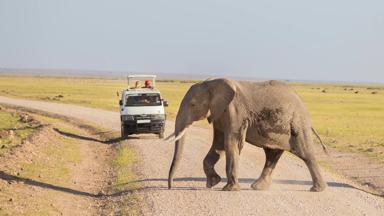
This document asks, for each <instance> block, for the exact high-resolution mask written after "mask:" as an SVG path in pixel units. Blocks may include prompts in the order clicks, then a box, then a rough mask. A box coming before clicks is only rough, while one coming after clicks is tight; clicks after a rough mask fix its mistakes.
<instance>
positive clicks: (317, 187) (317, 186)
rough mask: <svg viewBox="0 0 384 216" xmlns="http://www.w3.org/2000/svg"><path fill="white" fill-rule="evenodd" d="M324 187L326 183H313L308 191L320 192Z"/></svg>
mask: <svg viewBox="0 0 384 216" xmlns="http://www.w3.org/2000/svg"><path fill="white" fill-rule="evenodd" d="M325 188H327V186H326V184H324V183H322V184H314V185H313V186H312V187H311V189H310V191H311V192H321V191H323V190H325Z"/></svg>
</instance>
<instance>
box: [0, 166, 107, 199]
mask: <svg viewBox="0 0 384 216" xmlns="http://www.w3.org/2000/svg"><path fill="white" fill-rule="evenodd" d="M0 178H1V179H3V180H4V181H8V183H10V184H11V183H12V182H22V183H24V184H28V185H32V186H37V187H41V188H47V189H52V190H56V191H61V192H66V193H71V194H74V195H80V196H88V197H100V195H97V194H92V193H88V192H84V191H79V190H75V189H71V188H67V187H62V186H57V185H53V184H48V183H44V182H40V181H35V180H32V179H28V178H23V177H19V176H14V175H11V174H8V173H5V172H4V171H0Z"/></svg>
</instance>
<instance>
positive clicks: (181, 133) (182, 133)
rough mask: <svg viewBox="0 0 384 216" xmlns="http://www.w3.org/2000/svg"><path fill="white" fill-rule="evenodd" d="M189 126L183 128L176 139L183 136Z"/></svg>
mask: <svg viewBox="0 0 384 216" xmlns="http://www.w3.org/2000/svg"><path fill="white" fill-rule="evenodd" d="M188 127H189V126H187V127H185V128H184V130H182V131H181V132H180V133H179V134H178V135H177V136H176V137H175V139H174V141H175V142H176V141H177V140H179V139H180V138H181V137H183V136H184V134H185V132H187V129H188Z"/></svg>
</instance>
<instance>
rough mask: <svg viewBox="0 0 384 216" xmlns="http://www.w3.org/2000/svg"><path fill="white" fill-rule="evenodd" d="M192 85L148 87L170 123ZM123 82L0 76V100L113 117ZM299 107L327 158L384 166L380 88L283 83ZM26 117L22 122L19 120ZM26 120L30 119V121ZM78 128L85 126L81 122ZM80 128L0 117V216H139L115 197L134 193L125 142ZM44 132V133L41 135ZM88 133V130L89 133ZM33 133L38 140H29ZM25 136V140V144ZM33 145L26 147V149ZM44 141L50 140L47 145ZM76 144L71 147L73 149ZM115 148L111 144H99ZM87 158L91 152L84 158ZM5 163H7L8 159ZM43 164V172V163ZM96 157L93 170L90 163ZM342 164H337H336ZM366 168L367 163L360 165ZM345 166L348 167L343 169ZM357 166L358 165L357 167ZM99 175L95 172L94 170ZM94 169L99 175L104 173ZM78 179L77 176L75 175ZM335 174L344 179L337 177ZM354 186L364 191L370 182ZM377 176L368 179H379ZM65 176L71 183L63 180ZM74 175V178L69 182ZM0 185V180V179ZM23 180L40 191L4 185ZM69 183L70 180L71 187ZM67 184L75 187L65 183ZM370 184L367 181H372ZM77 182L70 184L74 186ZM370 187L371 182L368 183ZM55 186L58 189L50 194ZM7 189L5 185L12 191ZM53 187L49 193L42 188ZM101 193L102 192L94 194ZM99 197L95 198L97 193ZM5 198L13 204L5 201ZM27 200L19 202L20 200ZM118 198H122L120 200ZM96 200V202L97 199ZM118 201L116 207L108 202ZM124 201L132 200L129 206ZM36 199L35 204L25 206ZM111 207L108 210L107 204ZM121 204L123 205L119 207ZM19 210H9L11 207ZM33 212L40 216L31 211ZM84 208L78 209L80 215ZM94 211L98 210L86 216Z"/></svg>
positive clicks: (331, 165) (14, 114) (333, 163)
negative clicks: (159, 100)
mask: <svg viewBox="0 0 384 216" xmlns="http://www.w3.org/2000/svg"><path fill="white" fill-rule="evenodd" d="M196 82H198V81H194V80H184V81H182V80H158V81H157V82H156V87H157V88H158V89H159V90H160V92H161V94H162V96H163V98H164V99H165V100H167V101H168V103H169V107H167V108H166V113H167V119H168V120H173V119H174V118H175V116H176V113H177V111H178V107H179V105H180V102H181V99H182V98H183V96H184V94H185V93H186V91H187V90H188V89H189V87H190V86H191V85H193V84H194V83H196ZM126 84H127V83H126V80H125V79H118V78H116V79H112V78H109V79H106V78H80V77H37V76H30V77H25V76H0V96H4V97H7V98H19V99H28V100H34V101H46V102H53V103H59V104H60V103H63V104H76V105H80V106H83V107H90V108H97V109H102V110H106V111H115V112H118V110H119V106H118V100H119V96H118V95H119V93H120V92H121V90H122V89H124V88H126ZM288 84H289V85H290V86H292V88H294V89H295V90H296V92H297V93H298V94H299V95H300V97H301V98H302V99H303V101H304V102H305V104H306V106H307V108H308V109H309V112H310V114H311V117H312V123H313V126H314V128H316V130H317V131H318V132H319V134H320V136H321V137H322V138H323V140H324V142H325V143H326V145H328V146H329V148H330V149H331V152H335V153H334V156H335V158H336V157H337V155H344V154H347V155H352V156H351V157H348V158H349V160H355V163H356V162H358V161H361V163H373V164H375V165H377V166H378V167H380V166H381V167H382V165H383V164H384V85H379V84H377V85H373V84H369V85H368V84H342V83H337V84H328V83H296V82H288ZM26 116H27V117H26ZM31 119H32V120H31ZM47 125H48V126H47ZM84 125H85V123H84ZM84 125H83V124H80V123H78V122H77V123H76V124H75V123H73V122H72V123H71V122H67V121H65V119H62V118H58V117H57V118H56V117H52V116H49V117H48V116H46V115H43V114H41V113H39V114H36V113H35V114H30V113H27V114H26V113H25V112H20V111H19V110H15V109H13V108H9V109H8V108H2V110H0V131H1V134H0V135H1V136H0V141H1V143H0V159H1V160H2V161H7V160H9V161H12V160H15V161H18V162H17V163H15V164H13V163H10V162H7V163H6V162H4V164H3V165H4V166H2V167H1V173H0V174H1V175H0V177H1V179H3V180H6V182H7V183H4V184H3V185H0V188H1V191H0V194H1V193H3V194H6V195H7V197H6V198H1V199H0V206H1V208H0V213H2V212H4V214H5V215H12V213H15V214H24V215H28V214H31V215H41V214H47V215H51V214H52V212H53V214H59V213H60V214H63V213H64V214H68V215H70V214H72V213H79V212H83V213H84V214H110V213H111V212H112V213H113V214H115V215H120V214H123V215H124V214H126V215H130V214H131V215H132V214H134V215H136V214H141V213H142V212H140V211H141V210H140V209H141V208H142V206H140V204H137V203H140V200H141V199H143V197H140V196H136V195H135V196H134V197H132V196H131V195H130V196H129V199H130V200H128V196H124V194H119V192H122V191H126V190H128V189H129V190H131V189H132V188H135V187H138V186H137V185H132V184H131V185H130V186H129V188H127V187H124V186H122V185H124V184H123V183H124V182H127V181H132V180H134V179H135V171H134V170H132V169H131V168H130V167H133V166H134V163H135V161H137V160H140V158H139V157H140V156H139V155H138V154H137V153H136V152H135V151H134V149H132V148H131V147H130V146H129V144H128V142H129V140H128V142H127V141H123V140H119V136H118V134H116V131H115V132H111V131H107V130H105V129H103V128H99V127H97V126H89V125H88V126H87V127H85V126H84ZM197 126H198V127H205V128H206V127H209V126H208V124H207V123H206V122H204V121H201V122H198V124H197ZM47 128H48V129H47ZM91 128H92V129H91ZM36 133H38V135H35V136H34V135H33V134H36ZM31 137H32V138H31ZM35 140H38V141H40V142H39V144H38V145H37V146H35V147H33V146H32V145H31V144H30V143H33V142H34V141H35ZM50 140H57V142H55V145H50V144H49V142H50ZM78 141H79V142H82V145H81V146H79V145H76V143H77V142H78ZM105 144H115V145H105ZM18 149H22V151H25V152H29V153H32V155H37V156H38V157H31V156H28V157H27V159H26V161H23V160H20V158H19V157H22V158H23V157H24V156H23V155H22V154H20V153H18V151H19V150H18ZM89 152H91V153H89ZM12 158H13V159H12ZM47 158H48V160H49V161H50V162H51V165H50V166H46V164H47V163H46V159H47ZM95 158H99V159H98V160H97V161H99V162H98V165H97V166H96V167H91V166H90V162H91V161H92V160H94V159H95ZM341 158H343V157H341ZM367 161H368V162H367ZM339 162H340V161H337V160H336V159H335V160H328V159H327V158H326V157H321V160H320V163H321V164H322V165H323V167H324V168H325V169H329V170H330V171H331V172H336V173H338V171H339V170H347V172H349V171H348V170H349V169H346V168H345V167H346V166H347V165H346V164H343V165H341V166H340V165H339V164H337V163H339ZM346 163H348V162H346ZM362 167H364V164H363V166H362ZM97 169H99V171H97ZM100 170H106V171H105V172H106V173H105V172H104V171H103V172H102V171H100ZM82 173H83V174H82ZM340 174H342V175H347V176H348V174H349V173H345V172H341V173H340ZM354 175H355V173H353V174H351V175H350V176H349V177H352V178H353V177H356V178H355V179H352V180H356V181H357V182H358V183H365V184H366V185H365V186H367V185H368V186H369V185H370V181H371V180H372V179H371V178H372V176H368V177H369V178H366V176H365V178H364V179H363V181H359V180H360V179H359V178H358V176H359V175H355V176H354ZM382 175H383V173H381V171H379V173H378V174H377V175H376V176H379V177H381V178H382V177H383V176H382ZM70 176H72V177H70ZM73 176H74V177H73ZM85 176H92V177H94V180H93V181H92V182H91V183H88V184H86V186H84V185H82V182H83V183H84V182H86V181H87V179H86V178H85ZM1 179H0V180H1ZM31 179H38V180H39V182H45V184H46V185H45V186H46V187H42V188H44V189H38V191H37V192H38V194H40V195H38V197H34V196H36V195H35V194H36V191H35V189H31V188H27V189H25V188H23V186H19V185H17V186H14V184H13V183H12V182H14V181H21V182H23V183H24V184H25V185H28V184H30V185H34V184H38V182H33V181H32V180H31ZM73 179H75V180H73ZM74 181H75V183H73V182H74ZM373 181H375V180H373ZM76 182H77V183H76ZM375 183H377V182H375ZM382 183H383V182H378V183H377V184H376V185H375V188H373V189H374V190H378V191H379V192H378V193H379V194H380V193H381V192H382V191H383V185H380V184H382ZM56 184H60V185H62V187H59V188H55V186H53V185H56ZM10 185H13V186H12V187H11V186H10ZM52 188H54V189H55V190H54V192H52V191H50V190H46V189H52ZM66 188H75V189H74V190H73V191H72V192H73V193H72V194H70V195H66V194H63V193H62V192H68V191H66ZM102 188H106V189H102ZM84 190H87V191H91V192H90V194H82V195H83V197H85V198H84V199H83V198H75V200H76V201H77V202H78V203H80V205H83V206H77V207H75V208H74V211H73V212H70V211H69V212H65V211H64V212H63V211H62V210H61V209H65V208H66V207H71V206H70V205H71V204H70V203H67V204H66V203H65V202H64V201H63V200H67V199H74V197H76V196H74V195H76V193H81V191H84ZM100 191H101V192H100ZM9 194H14V197H11V198H9V196H8V195H9ZM25 194H26V195H27V196H29V197H30V198H27V199H26V200H27V201H28V200H30V203H28V202H27V201H24V202H23V201H18V200H22V199H21V197H23V196H26V195H25ZM120 195H123V196H120ZM100 197H102V199H99V198H100ZM116 199H118V200H116ZM132 199H133V200H134V201H132ZM36 200H42V201H41V202H40V203H37V204H36V203H33V202H35V201H36ZM111 203H112V204H111ZM127 203H128V204H127ZM15 205H16V206H23V207H20V208H19V209H18V208H16V209H14V206H15ZM33 205H37V206H38V207H39V209H40V210H36V209H34V208H33ZM84 206H86V208H84ZM91 209H98V210H91Z"/></svg>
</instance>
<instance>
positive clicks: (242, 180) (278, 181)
mask: <svg viewBox="0 0 384 216" xmlns="http://www.w3.org/2000/svg"><path fill="white" fill-rule="evenodd" d="M255 180H256V179H254V178H239V182H240V183H247V184H252V183H253V182H254V181H255ZM173 181H174V182H206V178H203V177H188V178H175V179H174V180H173ZM149 182H164V183H166V182H168V179H165V178H148V179H140V180H135V181H131V182H128V183H126V184H133V183H149ZM221 182H224V183H225V182H227V178H222V179H221ZM273 183H275V184H284V185H308V186H311V185H312V184H313V183H312V181H305V180H292V179H275V180H273ZM327 185H328V187H334V188H354V189H357V190H362V189H360V188H356V187H354V186H352V185H350V184H346V183H340V182H334V181H329V182H327ZM142 189H152V190H168V188H167V187H164V186H148V187H143V188H142ZM204 189H206V188H205V187H195V186H193V187H185V186H181V187H180V186H176V185H174V186H173V187H172V190H204ZM242 190H247V189H246V188H244V189H242ZM249 190H252V189H249ZM365 192H366V191H365Z"/></svg>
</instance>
